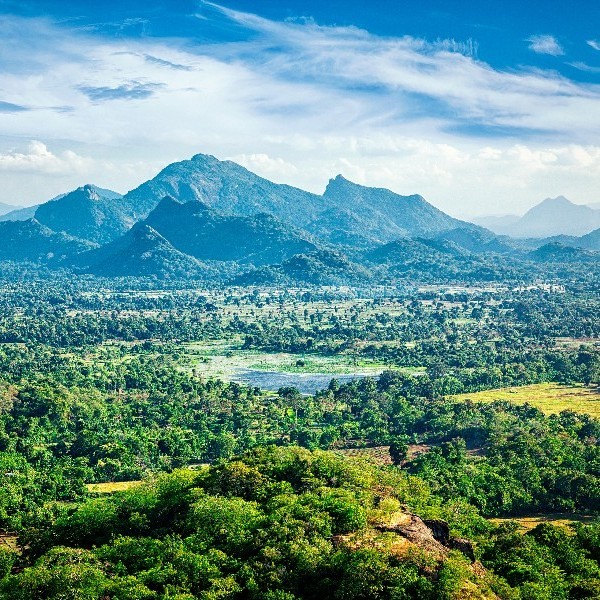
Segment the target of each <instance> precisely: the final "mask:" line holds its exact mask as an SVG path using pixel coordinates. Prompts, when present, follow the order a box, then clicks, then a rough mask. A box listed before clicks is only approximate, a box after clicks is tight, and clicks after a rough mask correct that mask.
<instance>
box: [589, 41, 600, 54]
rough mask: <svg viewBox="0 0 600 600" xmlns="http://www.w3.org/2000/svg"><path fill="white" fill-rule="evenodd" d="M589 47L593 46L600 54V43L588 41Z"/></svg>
mask: <svg viewBox="0 0 600 600" xmlns="http://www.w3.org/2000/svg"><path fill="white" fill-rule="evenodd" d="M587 44H588V46H591V47H592V48H593V49H594V50H598V51H599V52H600V42H599V41H597V40H588V41H587Z"/></svg>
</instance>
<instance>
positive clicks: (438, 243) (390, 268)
mask: <svg viewBox="0 0 600 600" xmlns="http://www.w3.org/2000/svg"><path fill="white" fill-rule="evenodd" d="M364 260H365V261H366V262H367V264H371V265H374V266H380V267H384V268H385V271H384V272H385V273H387V275H388V277H389V278H390V279H392V280H393V279H395V278H400V279H415V280H417V281H429V282H434V281H450V280H452V281H473V280H479V281H495V280H498V279H501V277H502V276H503V275H504V274H505V273H506V267H505V266H502V265H500V266H498V265H494V264H493V263H491V262H488V261H486V260H484V259H482V258H480V257H479V256H477V255H475V254H474V253H471V252H469V251H467V250H465V249H464V248H461V247H460V246H459V245H458V244H456V243H455V242H452V241H448V240H443V239H425V238H417V239H402V240H396V241H394V242H389V243H387V244H383V245H381V246H379V247H377V248H375V249H373V250H371V251H369V252H367V253H366V254H365V256H364Z"/></svg>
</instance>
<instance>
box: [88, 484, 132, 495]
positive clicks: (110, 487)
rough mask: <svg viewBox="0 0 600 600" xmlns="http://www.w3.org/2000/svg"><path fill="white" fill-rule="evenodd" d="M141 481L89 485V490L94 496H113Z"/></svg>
mask: <svg viewBox="0 0 600 600" xmlns="http://www.w3.org/2000/svg"><path fill="white" fill-rule="evenodd" d="M138 483H140V482H139V481H109V482H108V483H88V484H87V486H86V487H87V490H88V492H91V493H93V494H112V493H113V492H123V491H125V490H128V489H129V488H132V487H133V486H134V485H137V484H138Z"/></svg>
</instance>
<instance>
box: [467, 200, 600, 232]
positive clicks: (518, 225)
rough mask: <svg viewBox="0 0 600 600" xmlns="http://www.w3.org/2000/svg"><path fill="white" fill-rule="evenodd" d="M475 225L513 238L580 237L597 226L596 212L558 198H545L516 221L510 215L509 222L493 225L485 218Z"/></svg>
mask: <svg viewBox="0 0 600 600" xmlns="http://www.w3.org/2000/svg"><path fill="white" fill-rule="evenodd" d="M503 219H508V218H507V217H506V218H505V217H503ZM477 222H478V223H479V224H481V225H484V226H485V227H488V228H489V229H491V230H492V231H493V232H494V233H498V234H506V235H510V236H513V237H517V238H548V237H552V236H558V235H569V236H581V235H585V234H586V233H589V232H590V231H593V230H594V229H597V228H598V227H600V210H595V209H593V208H591V207H589V206H586V205H584V204H574V203H573V202H571V201H570V200H567V199H566V198H565V197H564V196H558V197H556V198H546V199H545V200H544V201H543V202H540V204H537V205H536V206H534V207H533V208H531V209H530V210H528V211H527V212H526V213H525V214H524V215H523V216H522V217H519V218H517V219H516V220H515V219H514V218H513V217H512V216H511V217H510V220H505V221H496V222H494V221H493V217H488V218H479V219H477Z"/></svg>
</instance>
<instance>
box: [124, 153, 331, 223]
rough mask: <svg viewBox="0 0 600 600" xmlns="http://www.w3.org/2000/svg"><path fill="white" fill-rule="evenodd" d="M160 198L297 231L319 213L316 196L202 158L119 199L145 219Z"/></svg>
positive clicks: (170, 170)
mask: <svg viewBox="0 0 600 600" xmlns="http://www.w3.org/2000/svg"><path fill="white" fill-rule="evenodd" d="M165 196H171V197H172V198H175V199H177V200H179V201H180V202H188V201H190V200H197V201H200V202H202V203H204V204H206V205H207V206H209V207H210V208H212V209H213V210H215V211H217V212H220V213H222V214H225V215H237V216H252V215H255V214H258V213H268V214H271V215H274V216H275V217H278V218H279V219H280V220H282V221H284V222H288V223H294V224H296V225H297V226H302V224H304V223H306V222H307V221H308V220H310V219H311V218H312V217H314V216H315V215H316V214H317V213H318V212H319V211H320V210H321V209H322V207H321V198H320V196H318V195H316V194H311V193H310V192H305V191H304V190H300V189H298V188H294V187H291V186H289V185H282V184H277V183H273V182H271V181H269V180H267V179H263V178H262V177H259V176H258V175H255V174H254V173H251V172H250V171H248V170H247V169H245V168H244V167H242V166H241V165H238V164H237V163H234V162H232V161H229V160H226V161H220V160H218V159H217V158H215V157H214V156H209V155H206V154H196V155H195V156H193V157H192V158H191V159H190V160H184V161H181V162H177V163H173V164H171V165H169V166H167V167H166V168H164V169H163V170H162V171H161V172H160V173H159V174H158V175H157V176H156V177H154V178H153V179H151V180H150V181H147V182H145V183H143V184H142V185H140V186H139V187H137V188H136V189H134V190H132V191H131V192H129V193H127V194H125V196H124V198H123V200H124V202H125V203H127V204H128V205H129V206H130V208H131V211H132V213H133V214H134V215H135V216H137V217H145V216H146V215H148V214H149V213H150V211H151V210H152V209H153V208H154V207H155V206H156V205H157V204H158V203H159V202H160V200H162V199H163V198H164V197H165Z"/></svg>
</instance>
